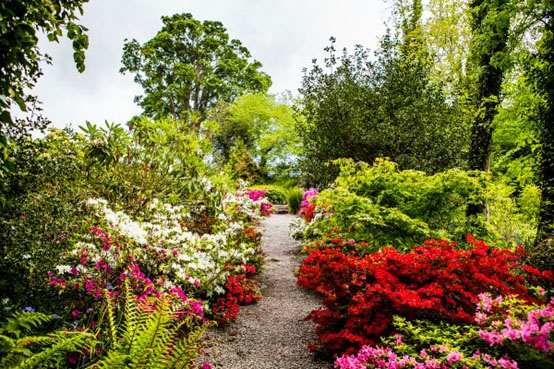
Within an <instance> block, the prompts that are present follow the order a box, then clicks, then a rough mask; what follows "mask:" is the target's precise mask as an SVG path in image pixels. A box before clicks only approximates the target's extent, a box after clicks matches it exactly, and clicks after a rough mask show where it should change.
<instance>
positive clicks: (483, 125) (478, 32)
mask: <svg viewBox="0 0 554 369" xmlns="http://www.w3.org/2000/svg"><path fill="white" fill-rule="evenodd" d="M506 3H507V1H506V0H474V1H472V3H471V8H472V34H473V40H472V55H471V59H472V63H473V68H474V70H475V71H476V77H477V78H476V82H475V84H476V86H475V88H476V89H475V105H476V114H475V118H474V121H473V125H472V127H471V143H470V148H469V156H468V166H469V169H472V170H482V171H485V172H488V171H489V169H490V157H491V147H492V133H493V125H492V123H493V120H494V117H495V116H496V114H497V112H498V105H499V103H500V93H501V87H502V80H503V78H504V66H502V65H499V63H498V62H497V63H493V62H492V61H493V58H495V57H498V56H499V55H500V54H501V53H504V52H506V48H507V41H508V31H509V28H510V23H509V22H506V21H504V22H503V21H501V19H500V18H501V17H499V14H501V13H502V12H503V11H504V9H503V8H504V7H505V5H506ZM493 16H496V17H498V19H499V21H495V20H493V19H491V17H493ZM479 213H483V214H485V215H487V206H486V204H470V205H469V206H468V208H467V215H468V216H469V215H477V214H479Z"/></svg>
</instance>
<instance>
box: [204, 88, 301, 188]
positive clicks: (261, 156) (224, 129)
mask: <svg viewBox="0 0 554 369" xmlns="http://www.w3.org/2000/svg"><path fill="white" fill-rule="evenodd" d="M281 100H282V101H281ZM290 100H291V97H290V96H287V95H284V97H283V99H277V98H276V97H275V96H272V95H266V94H245V95H242V96H241V97H239V98H238V99H237V100H236V101H234V102H233V103H230V104H220V105H219V106H218V108H217V109H215V111H214V112H213V113H212V115H211V118H212V119H213V120H214V122H215V124H216V127H217V130H216V133H215V134H214V135H213V142H214V150H215V153H216V155H217V157H218V158H219V160H220V161H221V162H223V163H226V162H227V161H229V158H230V155H231V152H232V151H233V149H234V148H235V146H236V145H237V144H238V143H239V142H242V144H244V146H245V148H246V149H247V150H248V152H249V153H250V154H251V155H252V156H253V157H255V158H256V159H257V161H258V162H259V165H260V167H261V168H262V169H263V171H265V172H267V173H268V175H269V176H270V177H276V176H277V175H279V174H280V173H281V172H283V171H284V170H287V171H291V170H294V169H295V168H296V161H297V157H298V154H299V151H300V139H299V137H298V136H297V134H296V132H295V130H294V126H295V117H294V110H293V109H292V107H291V106H290Z"/></svg>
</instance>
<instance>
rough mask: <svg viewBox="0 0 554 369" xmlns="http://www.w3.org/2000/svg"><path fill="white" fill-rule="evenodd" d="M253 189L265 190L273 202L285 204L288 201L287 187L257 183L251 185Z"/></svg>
mask: <svg viewBox="0 0 554 369" xmlns="http://www.w3.org/2000/svg"><path fill="white" fill-rule="evenodd" d="M250 188H251V189H253V190H264V191H265V194H264V197H265V198H266V199H267V201H269V202H270V203H272V204H275V205H284V204H286V203H287V189H286V188H283V187H281V186H276V185H257V186H252V187H250Z"/></svg>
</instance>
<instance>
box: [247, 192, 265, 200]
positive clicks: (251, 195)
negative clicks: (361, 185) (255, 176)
mask: <svg viewBox="0 0 554 369" xmlns="http://www.w3.org/2000/svg"><path fill="white" fill-rule="evenodd" d="M264 196H265V190H250V191H248V197H249V198H250V200H252V201H258V200H259V199H261V198H262V197H264Z"/></svg>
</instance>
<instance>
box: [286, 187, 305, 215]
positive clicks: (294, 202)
mask: <svg viewBox="0 0 554 369" xmlns="http://www.w3.org/2000/svg"><path fill="white" fill-rule="evenodd" d="M303 195H304V192H303V191H302V189H301V188H298V187H291V188H289V189H288V191H287V205H288V206H289V212H290V213H291V214H298V212H299V211H300V204H301V203H302V197H303Z"/></svg>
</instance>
